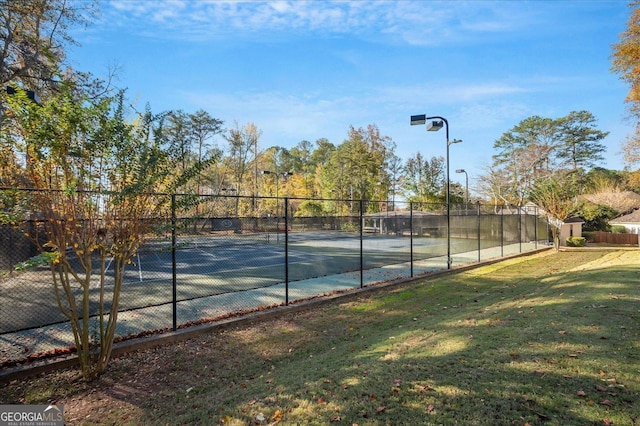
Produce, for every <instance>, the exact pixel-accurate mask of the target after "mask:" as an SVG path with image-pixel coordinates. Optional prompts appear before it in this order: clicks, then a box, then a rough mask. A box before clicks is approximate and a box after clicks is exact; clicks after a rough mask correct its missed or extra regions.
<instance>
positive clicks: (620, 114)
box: [69, 0, 633, 186]
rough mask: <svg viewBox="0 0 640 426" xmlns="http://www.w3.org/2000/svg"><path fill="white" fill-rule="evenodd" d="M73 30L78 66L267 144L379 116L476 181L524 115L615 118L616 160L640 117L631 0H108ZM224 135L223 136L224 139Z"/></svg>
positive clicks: (326, 134) (407, 152) (603, 122)
mask: <svg viewBox="0 0 640 426" xmlns="http://www.w3.org/2000/svg"><path fill="white" fill-rule="evenodd" d="M99 4H100V9H101V16H100V18H99V21H98V22H95V23H94V24H92V25H91V26H89V27H88V28H86V29H83V30H81V31H80V30H77V31H74V33H73V36H74V37H75V39H76V40H77V41H78V42H79V43H80V45H79V46H74V47H73V48H72V49H71V50H70V51H69V59H70V62H71V64H72V65H73V66H74V67H75V68H76V69H79V70H82V71H91V72H93V73H94V74H96V75H98V76H105V75H106V74H107V70H108V69H109V68H110V67H113V66H117V67H118V68H119V71H118V79H117V81H116V82H115V84H116V85H117V86H118V87H123V88H128V96H129V97H130V99H131V100H132V101H133V102H134V103H135V104H136V105H137V106H138V107H139V108H140V109H142V108H143V107H144V105H145V104H146V103H149V104H150V105H151V108H152V110H153V111H154V112H160V111H164V110H170V109H182V110H184V111H186V112H195V111H196V110H198V109H204V110H206V111H208V112H209V113H210V114H211V115H212V116H213V117H216V118H219V119H222V120H224V121H225V126H226V127H227V128H231V127H235V126H236V125H237V126H239V127H242V126H244V125H245V124H246V123H248V122H253V123H255V124H256V125H257V127H258V128H259V129H260V130H261V131H262V136H261V138H260V142H259V143H260V147H261V148H267V147H270V146H273V145H279V146H284V147H287V148H290V147H293V146H294V145H296V144H297V143H298V142H300V141H302V140H308V141H310V142H315V141H316V140H317V139H319V138H327V139H329V140H330V141H331V142H332V143H334V144H336V145H338V144H340V143H341V142H342V141H343V140H344V139H345V138H346V137H347V132H348V130H349V126H350V125H353V126H354V127H356V128H357V127H366V126H367V125H369V124H376V125H377V126H378V127H379V128H380V131H381V133H382V134H383V135H386V136H389V137H391V138H392V139H393V141H394V142H395V143H396V145H397V148H396V154H397V155H399V156H400V157H402V158H403V159H405V160H406V159H407V158H409V157H410V156H412V155H414V154H415V153H417V152H421V153H422V154H423V155H426V156H428V157H431V156H441V155H442V156H444V155H445V150H446V144H445V133H444V131H441V132H438V133H431V132H429V133H427V132H426V128H425V127H424V126H410V125H409V117H410V116H411V115H413V114H427V115H436V116H443V117H445V118H447V119H448V121H449V126H450V138H451V139H462V140H463V143H461V144H456V145H452V146H451V152H450V163H451V178H452V180H453V181H459V182H463V181H464V175H455V173H454V170H455V169H458V168H464V169H466V170H467V172H468V173H469V180H470V185H471V186H473V184H474V182H475V179H476V177H477V176H478V175H479V174H481V173H484V171H485V169H486V167H487V166H489V165H490V164H491V156H492V155H493V154H494V153H495V152H494V150H493V143H494V141H495V140H496V139H498V138H499V137H500V136H501V135H502V134H503V133H504V132H506V131H508V130H509V129H511V128H512V127H513V126H515V125H516V124H518V123H519V122H520V121H521V120H522V119H524V118H527V117H530V116H533V115H539V116H543V117H551V118H557V117H561V116H565V115H567V114H568V113H569V112H571V111H579V110H587V111H590V112H591V113H592V114H594V116H595V117H596V118H597V120H598V128H599V129H600V130H603V131H608V132H610V134H609V136H608V137H607V138H606V140H605V141H604V143H605V144H606V146H607V153H606V155H605V156H606V163H605V164H603V166H604V167H608V168H613V169H622V168H623V166H624V164H623V162H622V157H621V155H620V147H621V144H622V143H623V142H624V140H625V138H626V137H627V136H628V135H630V134H631V133H632V130H633V124H632V122H630V121H629V120H628V119H627V113H626V106H625V104H624V99H625V96H626V94H627V90H628V88H627V86H626V85H625V84H624V83H623V82H622V81H620V80H619V78H618V75H615V74H613V73H611V71H610V67H611V58H610V56H611V46H612V44H613V43H615V42H617V41H618V36H619V34H620V32H622V31H624V29H625V27H626V21H627V19H628V16H629V7H628V4H627V2H625V1H596V0H592V1H588V0H583V1H563V0H558V1H446V2H440V1H408V0H403V1H340V2H338V1H334V2H324V1H309V2H305V1H276V2H256V1H253V2H241V1H204V0H201V1H186V0H185V1H152V0H147V1H131V0H128V1H125V0H122V1H101V2H100V3H99ZM218 145H219V146H220V147H221V148H225V147H226V146H225V143H224V141H223V140H222V139H220V140H219V141H218Z"/></svg>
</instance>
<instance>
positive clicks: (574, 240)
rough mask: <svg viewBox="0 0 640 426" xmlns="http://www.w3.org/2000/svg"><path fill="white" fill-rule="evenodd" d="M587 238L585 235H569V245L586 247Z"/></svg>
mask: <svg viewBox="0 0 640 426" xmlns="http://www.w3.org/2000/svg"><path fill="white" fill-rule="evenodd" d="M585 242H586V238H584V237H567V246H568V247H584V244H585Z"/></svg>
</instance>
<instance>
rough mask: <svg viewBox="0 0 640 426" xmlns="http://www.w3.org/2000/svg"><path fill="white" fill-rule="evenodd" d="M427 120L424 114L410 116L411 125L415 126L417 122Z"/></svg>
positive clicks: (422, 122) (421, 122)
mask: <svg viewBox="0 0 640 426" xmlns="http://www.w3.org/2000/svg"><path fill="white" fill-rule="evenodd" d="M426 122H427V115H426V114H419V115H412V116H411V125H412V126H416V125H418V124H424V123H426Z"/></svg>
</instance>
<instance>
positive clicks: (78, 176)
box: [0, 85, 213, 379]
mask: <svg viewBox="0 0 640 426" xmlns="http://www.w3.org/2000/svg"><path fill="white" fill-rule="evenodd" d="M59 89H60V93H59V94H58V95H56V96H52V97H50V98H49V99H47V100H45V101H43V103H42V104H41V106H38V105H35V104H33V103H32V102H27V101H26V97H25V96H24V94H22V95H21V96H17V97H11V98H9V99H6V104H7V108H8V114H7V117H8V119H7V120H5V123H4V124H5V125H4V126H3V127H2V129H0V140H2V142H3V146H5V147H9V149H11V150H12V153H13V158H14V159H15V160H14V161H13V162H12V163H11V167H12V168H13V170H15V171H16V172H22V174H23V175H24V176H25V179H26V182H25V185H26V187H27V189H29V191H24V192H22V194H23V197H28V204H27V205H28V207H27V208H26V209H25V210H24V211H23V214H28V215H31V216H32V217H33V218H34V219H35V220H36V221H37V222H38V223H39V224H40V225H41V228H42V231H41V232H35V233H34V234H32V237H33V238H34V240H35V241H36V243H37V245H38V247H39V248H40V250H41V252H42V254H41V256H40V260H42V261H45V262H47V263H49V264H50V267H51V276H52V282H53V286H54V289H55V295H56V300H57V303H58V307H59V308H60V310H61V312H62V313H63V314H64V315H65V316H66V317H67V318H68V320H69V323H70V324H71V329H72V331H73V336H74V339H75V346H76V349H77V352H78V358H79V361H80V367H81V371H82V375H83V376H84V377H85V378H87V379H92V378H94V377H96V376H98V375H100V374H101V373H103V372H104V371H105V369H106V367H107V364H108V362H109V358H110V356H111V350H112V345H113V341H114V337H115V333H116V325H117V319H118V308H119V302H120V293H121V290H122V285H123V278H124V272H125V268H126V266H127V264H128V263H129V262H130V261H131V258H132V257H133V256H135V254H136V253H137V250H138V248H139V246H140V244H141V242H142V240H143V238H144V237H145V235H147V234H148V233H149V232H150V227H151V226H152V225H153V223H154V219H156V218H157V217H158V216H159V215H160V212H163V214H165V215H166V212H167V211H168V207H169V200H170V199H169V198H168V197H167V196H164V195H161V194H165V193H167V192H171V191H174V190H175V189H176V188H179V187H181V186H182V185H184V184H185V182H186V181H187V180H189V179H192V178H193V177H194V176H197V174H198V173H199V171H200V170H201V169H202V168H203V167H204V166H206V164H204V163H196V164H194V165H193V167H192V168H191V169H185V170H184V172H183V173H180V172H179V171H177V170H176V167H175V163H174V162H173V161H172V158H171V157H170V156H169V155H168V154H167V152H166V151H165V150H164V149H163V141H162V132H161V126H160V125H159V122H158V116H154V115H153V114H151V112H150V110H146V111H145V112H144V113H143V114H141V115H140V116H139V117H138V119H137V120H136V122H135V123H132V122H130V121H129V120H128V119H127V118H126V117H127V111H126V109H125V102H124V94H123V93H120V94H119V95H118V96H117V97H116V98H102V99H100V101H99V102H94V101H91V100H90V99H89V98H88V97H86V96H85V97H79V96H78V95H77V92H76V91H74V90H73V89H72V87H71V86H68V87H67V86H64V85H63V86H61V87H60V88H59ZM160 117H162V115H161V116H160ZM211 161H213V159H212V160H211ZM25 194H26V195H25ZM43 235H44V237H43ZM108 261H109V262H110V263H111V268H110V269H111V270H112V271H113V272H111V273H109V272H107V267H106V265H107V262H108Z"/></svg>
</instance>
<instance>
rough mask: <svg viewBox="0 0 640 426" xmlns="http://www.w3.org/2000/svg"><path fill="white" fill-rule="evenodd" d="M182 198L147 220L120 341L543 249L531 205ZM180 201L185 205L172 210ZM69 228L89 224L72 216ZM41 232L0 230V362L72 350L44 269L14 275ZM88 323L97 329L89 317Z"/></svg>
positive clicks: (92, 305)
mask: <svg viewBox="0 0 640 426" xmlns="http://www.w3.org/2000/svg"><path fill="white" fill-rule="evenodd" d="M187 197H190V198H191V199H193V197H194V196H193V195H189V196H182V195H174V196H172V206H174V209H173V210H171V211H169V212H168V214H167V217H161V218H155V219H147V220H150V221H151V222H152V223H150V224H148V226H146V227H145V229H146V230H147V233H146V235H145V239H144V242H143V244H142V246H141V247H140V248H139V250H138V251H137V253H136V255H135V256H134V257H133V258H132V259H131V263H130V264H129V265H128V266H127V268H126V269H125V272H124V278H123V286H122V290H121V296H120V305H119V310H118V311H119V313H118V328H117V336H118V338H126V337H128V336H138V335H144V334H148V333H152V332H158V331H166V330H175V329H177V328H179V327H184V326H189V325H192V324H197V323H200V322H203V321H208V320H213V319H220V318H224V317H227V316H229V315H233V314H241V313H246V312H250V311H255V310H261V309H266V308H269V307H274V306H279V305H286V304H289V303H292V302H294V301H298V300H302V299H307V298H312V297H316V296H319V295H326V294H332V293H336V292H340V291H345V290H348V289H353V288H358V287H364V286H369V285H375V284H377V283H381V282H386V281H392V280H397V279H401V278H410V277H418V276H421V275H424V274H428V273H430V272H433V271H437V270H442V269H446V268H447V267H449V266H450V265H453V266H459V265H463V264H470V263H474V262H479V261H482V260H486V259H490V258H496V257H501V256H507V255H511V254H515V253H520V252H526V251H531V250H535V249H537V248H541V247H543V246H547V245H548V241H549V231H548V227H547V222H546V219H544V218H543V217H541V216H539V215H538V212H537V210H536V209H535V208H534V207H531V208H514V207H510V208H509V207H503V206H487V205H481V204H468V205H451V206H450V209H449V216H448V217H447V212H446V206H445V205H443V204H419V203H407V202H391V201H376V202H374V201H363V200H315V199H314V200H306V199H293V198H274V197H246V196H235V195H215V196H214V195H212V196H200V197H197V200H196V201H197V202H196V203H193V202H189V203H183V201H185V200H183V199H182V198H185V199H186V198H187ZM191 201H193V200H191ZM180 205H189V206H190V207H189V208H188V209H184V210H183V211H179V210H178V209H177V208H175V206H180ZM78 223H80V225H79V226H80V227H82V226H89V225H88V224H83V223H82V220H81V218H78ZM447 223H449V227H448V226H447ZM41 225H42V223H39V222H38V221H28V220H25V221H22V222H18V223H14V224H4V225H0V274H1V275H0V363H2V364H3V365H10V364H12V363H15V362H16V361H18V360H21V359H24V358H26V357H28V356H29V355H31V354H33V353H43V352H49V351H56V350H58V349H61V348H68V347H70V346H72V345H73V335H72V333H71V329H70V326H69V324H68V321H67V320H66V318H65V317H64V316H63V315H62V314H61V312H60V309H59V307H58V302H57V299H56V294H55V291H54V285H53V279H52V271H51V268H50V267H49V266H47V265H44V264H43V265H38V264H32V265H30V266H29V267H28V268H20V267H19V265H24V263H23V262H27V264H28V263H29V260H30V259H33V256H35V255H37V254H38V246H37V245H36V244H34V242H33V241H34V239H35V237H36V236H37V238H38V239H40V241H42V238H43V235H41V234H39V233H41V232H42V231H41V228H42V226H41ZM74 253H75V252H74V251H73V250H69V251H68V252H67V256H68V257H69V258H70V259H73V257H74ZM113 260H114V259H109V258H105V259H98V258H93V259H92V261H91V262H92V270H93V272H94V274H95V279H94V280H92V281H91V288H90V290H89V299H90V300H89V303H88V305H87V306H88V309H89V310H90V313H91V315H92V316H94V317H96V316H97V315H98V311H97V307H98V299H99V297H100V294H101V292H100V289H101V288H102V286H101V285H100V281H99V277H100V275H101V272H103V273H104V277H105V281H104V283H105V285H104V288H107V289H109V288H110V287H109V286H112V283H113V274H114V273H115V272H114V267H113V265H114V262H113ZM80 261H81V260H79V259H75V260H73V262H80ZM17 265H18V267H16V266H17ZM20 269H22V270H20ZM80 270H81V268H79V267H78V271H80ZM76 286H77V289H76V290H77V293H78V294H81V293H82V288H81V287H80V285H77V284H76ZM76 290H74V291H76ZM89 326H90V327H94V331H95V327H97V320H96V321H95V324H90V325H89Z"/></svg>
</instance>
